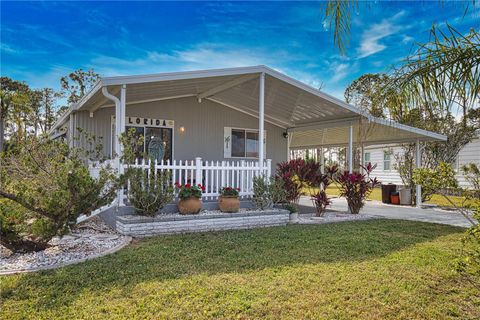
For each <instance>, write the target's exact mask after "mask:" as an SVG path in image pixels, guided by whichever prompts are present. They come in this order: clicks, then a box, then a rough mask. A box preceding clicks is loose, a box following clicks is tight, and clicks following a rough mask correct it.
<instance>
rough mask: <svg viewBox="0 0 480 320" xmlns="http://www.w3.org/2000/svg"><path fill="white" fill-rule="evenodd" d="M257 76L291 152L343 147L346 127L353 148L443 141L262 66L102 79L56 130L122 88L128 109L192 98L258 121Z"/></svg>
mask: <svg viewBox="0 0 480 320" xmlns="http://www.w3.org/2000/svg"><path fill="white" fill-rule="evenodd" d="M260 73H264V74H265V121H267V122H270V123H272V124H275V125H277V126H279V127H282V128H284V129H285V130H288V131H289V132H291V135H290V136H291V142H290V145H291V147H293V148H301V147H308V146H319V145H339V144H344V143H346V141H347V137H348V135H347V134H348V130H347V129H348V128H347V127H348V126H349V125H350V124H353V125H354V126H356V127H358V128H357V130H362V132H363V133H362V135H361V139H360V140H359V141H358V142H363V143H366V144H370V143H373V142H375V143H391V142H402V141H412V140H417V139H418V140H446V137H445V136H443V135H439V134H436V133H433V132H428V131H425V130H420V129H417V128H413V127H409V126H405V125H401V124H398V123H395V122H392V121H388V120H385V119H379V118H375V117H373V116H371V115H369V114H365V113H364V112H362V111H360V110H359V109H358V108H356V107H354V106H352V105H349V104H348V103H346V102H344V101H342V100H339V99H337V98H335V97H332V96H330V95H328V94H326V93H324V92H321V91H320V90H317V89H315V88H313V87H311V86H309V85H307V84H305V83H303V82H300V81H298V80H295V79H293V78H291V77H288V76H286V75H284V74H282V73H280V72H278V71H276V70H273V69H271V68H269V67H266V66H253V67H241V68H228V69H213V70H199V71H183V72H173V73H159V74H148V75H137V76H119V77H104V78H101V79H100V80H99V82H98V83H97V84H96V85H95V86H94V87H93V89H92V90H91V91H90V92H89V93H88V94H87V95H86V96H84V97H83V98H82V99H81V100H80V101H79V102H78V103H77V104H75V105H73V106H71V107H70V108H69V110H68V111H67V113H66V114H65V115H64V116H63V117H62V118H61V119H59V121H58V122H57V124H56V127H58V126H59V125H61V124H62V123H64V122H65V121H66V119H67V117H68V114H69V113H70V112H72V111H80V110H87V111H90V112H95V111H96V110H98V109H99V108H103V107H112V106H113V105H112V103H111V102H110V101H109V100H108V99H106V98H105V97H104V96H103V94H102V92H101V88H102V87H104V86H106V87H109V91H110V92H111V93H113V94H115V95H118V93H119V91H120V86H121V85H126V87H127V90H126V92H127V94H126V96H127V100H126V103H127V107H128V105H129V104H139V103H144V102H151V101H159V100H168V99H175V98H182V97H196V98H197V99H198V100H199V101H201V100H202V99H208V100H211V101H214V102H216V103H219V104H221V105H223V106H225V107H228V108H232V109H235V110H237V111H240V112H244V113H247V114H249V115H251V116H253V117H258V90H259V89H258V88H259V85H258V81H259V80H258V79H259V77H258V75H259V74H260ZM360 119H362V121H361V123H362V125H361V126H359V123H360ZM54 128H55V127H54ZM367 129H368V130H367ZM358 132H359V131H358ZM367 132H368V134H367ZM359 137H360V136H358V137H357V138H359Z"/></svg>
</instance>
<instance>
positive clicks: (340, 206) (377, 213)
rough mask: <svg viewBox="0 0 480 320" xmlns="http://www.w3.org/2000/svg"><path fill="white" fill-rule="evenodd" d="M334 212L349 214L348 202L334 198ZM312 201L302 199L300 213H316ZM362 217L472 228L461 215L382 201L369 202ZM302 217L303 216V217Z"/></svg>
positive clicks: (332, 208) (331, 207)
mask: <svg viewBox="0 0 480 320" xmlns="http://www.w3.org/2000/svg"><path fill="white" fill-rule="evenodd" d="M329 209H331V210H332V211H334V212H343V213H346V212H347V201H346V200H345V199H343V198H334V199H333V201H332V205H331V206H330V207H329ZM314 211H315V210H314V208H313V204H312V201H311V200H310V199H309V198H308V197H302V198H301V199H300V213H301V214H302V213H304V214H307V213H312V212H314ZM361 213H362V216H364V217H372V218H386V219H402V220H413V221H423V222H431V223H441V224H448V225H452V226H459V227H470V226H471V224H470V222H469V221H468V220H467V219H465V218H464V217H463V216H462V215H461V214H460V213H457V212H454V211H447V210H442V209H439V208H427V209H420V208H415V207H409V206H395V205H389V204H384V203H382V202H380V201H373V200H372V201H367V203H366V204H365V206H364V207H363V209H362V211H361ZM301 216H302V215H301Z"/></svg>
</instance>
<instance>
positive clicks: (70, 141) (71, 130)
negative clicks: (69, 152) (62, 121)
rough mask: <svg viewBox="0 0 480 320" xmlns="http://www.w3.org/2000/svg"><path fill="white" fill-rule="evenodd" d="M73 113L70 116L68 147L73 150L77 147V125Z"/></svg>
mask: <svg viewBox="0 0 480 320" xmlns="http://www.w3.org/2000/svg"><path fill="white" fill-rule="evenodd" d="M73 117H74V114H73V111H72V112H71V113H70V115H69V116H68V146H69V147H70V148H73V147H74V146H75V141H74V139H75V123H74V120H73Z"/></svg>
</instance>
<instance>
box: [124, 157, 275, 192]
mask: <svg viewBox="0 0 480 320" xmlns="http://www.w3.org/2000/svg"><path fill="white" fill-rule="evenodd" d="M155 162H156V161H155ZM124 166H125V168H127V167H128V166H130V167H131V168H143V169H145V170H150V162H149V161H145V159H143V160H138V159H137V160H136V161H135V163H134V164H130V165H126V164H125V165H124ZM271 167H272V160H270V159H267V160H265V161H264V163H263V166H260V165H259V162H258V161H248V160H240V161H208V160H207V161H204V160H202V159H201V158H195V160H191V161H188V160H179V161H176V160H173V162H170V161H166V162H165V161H161V162H160V163H155V169H156V170H159V171H162V172H165V171H168V172H170V177H171V183H172V185H173V184H175V183H176V182H178V183H180V184H182V185H184V184H187V183H190V184H192V185H194V184H195V185H197V184H202V185H203V186H204V187H205V192H204V193H203V199H205V200H213V199H215V198H217V197H218V196H219V195H220V189H221V188H222V187H232V188H240V197H249V196H252V195H253V177H255V176H257V175H265V176H267V177H269V176H270V175H271Z"/></svg>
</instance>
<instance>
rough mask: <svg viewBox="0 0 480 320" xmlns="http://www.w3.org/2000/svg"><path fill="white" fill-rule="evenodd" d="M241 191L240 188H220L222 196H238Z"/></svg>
mask: <svg viewBox="0 0 480 320" xmlns="http://www.w3.org/2000/svg"><path fill="white" fill-rule="evenodd" d="M239 192H240V188H232V187H223V188H222V189H220V195H221V196H222V197H229V198H237V197H238V193H239Z"/></svg>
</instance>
